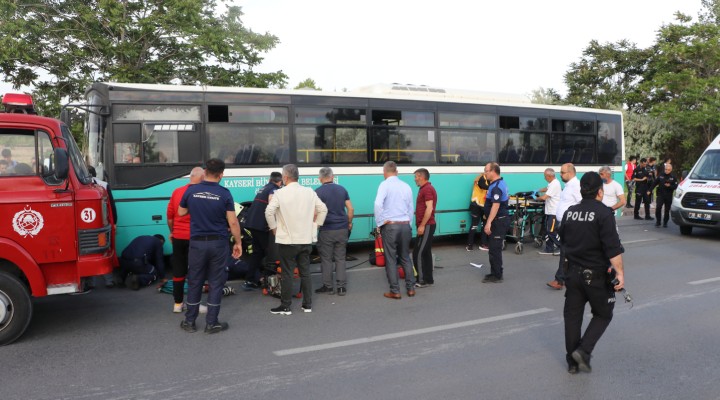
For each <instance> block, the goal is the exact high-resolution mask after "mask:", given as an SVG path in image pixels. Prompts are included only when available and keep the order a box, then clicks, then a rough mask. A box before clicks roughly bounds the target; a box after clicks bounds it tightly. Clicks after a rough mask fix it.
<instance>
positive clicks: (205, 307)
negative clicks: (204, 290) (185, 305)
mask: <svg viewBox="0 0 720 400" xmlns="http://www.w3.org/2000/svg"><path fill="white" fill-rule="evenodd" d="M199 312H200V314H207V306H206V305H205V304H200V311H199Z"/></svg>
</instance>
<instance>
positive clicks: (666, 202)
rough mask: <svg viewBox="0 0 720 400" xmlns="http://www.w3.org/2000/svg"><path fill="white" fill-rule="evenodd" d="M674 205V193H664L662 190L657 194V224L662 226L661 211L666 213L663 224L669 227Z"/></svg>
mask: <svg viewBox="0 0 720 400" xmlns="http://www.w3.org/2000/svg"><path fill="white" fill-rule="evenodd" d="M671 205H672V192H670V193H663V192H661V191H660V190H658V192H657V204H656V205H655V221H656V222H655V223H656V224H657V225H660V214H661V212H660V211H661V210H662V211H665V212H664V215H663V220H662V221H663V224H664V225H667V223H668V221H669V220H670V206H671Z"/></svg>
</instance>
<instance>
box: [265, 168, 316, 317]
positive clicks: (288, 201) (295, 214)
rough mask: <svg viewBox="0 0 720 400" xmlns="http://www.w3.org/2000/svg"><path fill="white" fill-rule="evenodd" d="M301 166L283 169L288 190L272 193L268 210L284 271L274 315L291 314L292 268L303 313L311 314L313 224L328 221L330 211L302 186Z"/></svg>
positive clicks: (314, 194)
mask: <svg viewBox="0 0 720 400" xmlns="http://www.w3.org/2000/svg"><path fill="white" fill-rule="evenodd" d="M299 175H300V174H299V172H298V167H297V166H296V165H294V164H287V165H285V166H283V169H282V180H283V184H284V185H285V187H283V188H282V189H279V190H277V191H276V192H275V194H273V196H272V198H271V199H270V203H268V206H267V208H266V209H265V219H266V220H267V223H268V228H270V230H271V231H272V233H273V234H274V235H275V242H276V243H277V244H278V253H279V255H280V266H281V268H282V286H281V293H280V306H278V307H276V308H273V309H271V310H270V312H271V313H273V314H279V315H290V314H292V311H291V310H290V304H291V303H292V290H293V269H294V267H295V265H297V266H298V272H299V275H300V287H301V289H302V294H303V296H302V299H303V302H302V310H303V312H306V313H307V312H312V281H311V279H310V252H311V251H312V242H313V231H314V229H315V227H314V226H313V221H314V222H315V223H317V225H322V224H323V223H324V222H325V217H326V216H327V213H328V209H327V207H326V206H325V203H323V202H322V201H321V200H320V198H319V197H318V195H317V194H316V193H315V191H314V190H312V189H310V188H307V187H303V186H300V184H299V183H298V178H299Z"/></svg>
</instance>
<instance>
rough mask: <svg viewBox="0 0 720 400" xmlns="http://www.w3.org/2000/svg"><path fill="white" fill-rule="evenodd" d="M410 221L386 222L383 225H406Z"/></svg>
mask: <svg viewBox="0 0 720 400" xmlns="http://www.w3.org/2000/svg"><path fill="white" fill-rule="evenodd" d="M408 224H410V221H388V222H386V223H385V225H408Z"/></svg>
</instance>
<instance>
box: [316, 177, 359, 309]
mask: <svg viewBox="0 0 720 400" xmlns="http://www.w3.org/2000/svg"><path fill="white" fill-rule="evenodd" d="M319 175H320V183H322V186H320V187H319V188H317V189H316V190H315V193H317V195H318V197H319V198H320V200H322V202H323V203H325V206H327V208H328V215H327V217H325V223H324V224H323V226H321V227H320V232H319V233H318V242H317V249H318V253H320V269H321V270H322V278H323V285H322V287H320V289H317V290H316V291H315V293H328V294H333V293H335V289H333V282H332V277H333V259H334V261H335V279H336V281H337V294H338V296H345V294H346V293H347V289H346V287H345V285H346V282H347V274H346V273H345V250H346V247H347V242H348V236H349V235H350V230H352V220H353V214H354V213H355V211H354V209H353V206H352V203H351V202H350V195H348V192H347V190H345V188H344V187H342V186H340V185H338V184H337V183H335V182H334V178H335V176H334V174H333V170H332V169H331V168H330V167H323V168H320V174H319ZM346 210H347V211H346Z"/></svg>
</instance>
